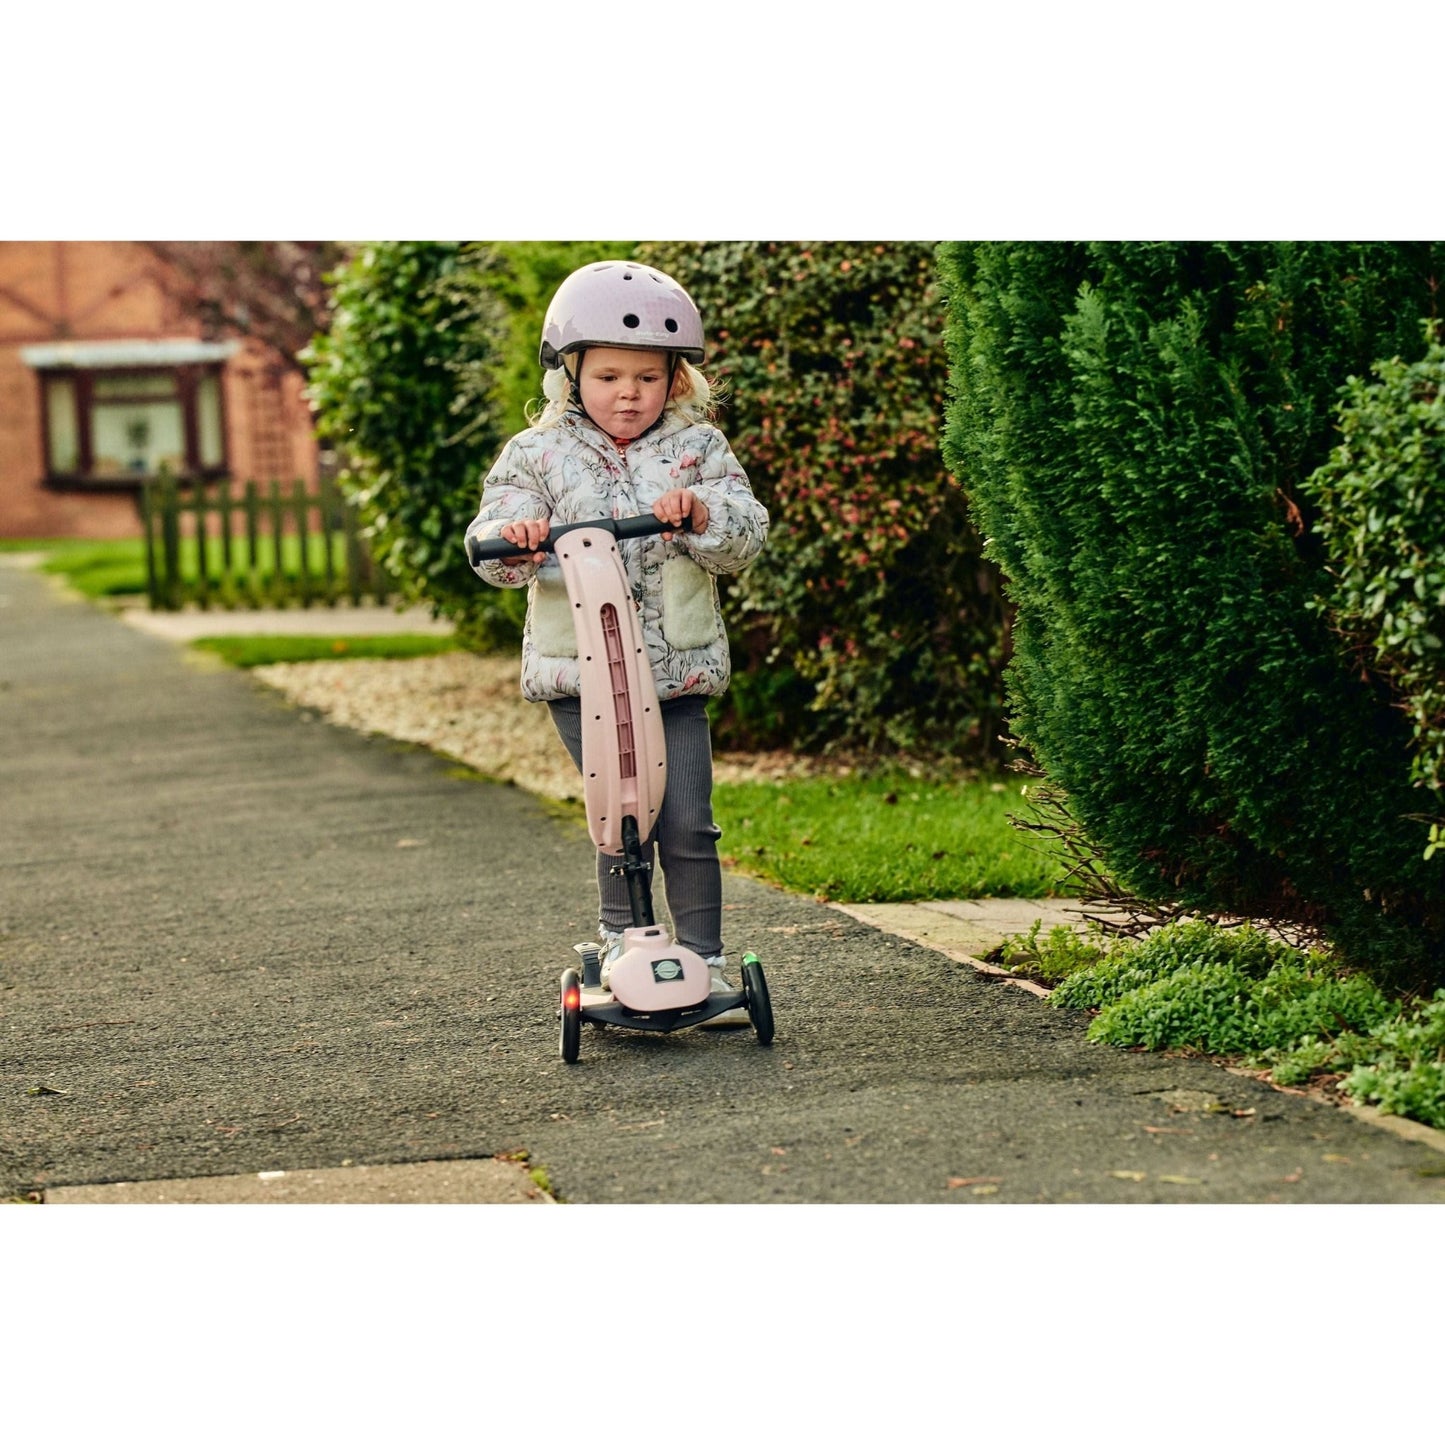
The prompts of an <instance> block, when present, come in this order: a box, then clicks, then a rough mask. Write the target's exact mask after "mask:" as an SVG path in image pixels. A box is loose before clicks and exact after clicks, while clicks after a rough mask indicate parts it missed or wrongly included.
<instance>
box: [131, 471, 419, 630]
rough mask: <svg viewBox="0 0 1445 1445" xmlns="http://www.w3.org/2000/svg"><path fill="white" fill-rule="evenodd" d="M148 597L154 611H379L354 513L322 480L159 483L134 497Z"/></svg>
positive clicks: (377, 588) (375, 580)
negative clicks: (370, 607)
mask: <svg viewBox="0 0 1445 1445" xmlns="http://www.w3.org/2000/svg"><path fill="white" fill-rule="evenodd" d="M141 516H142V520H143V522H144V526H145V540H146V590H147V592H148V594H149V597H150V605H151V607H152V609H154V610H160V611H174V610H176V609H178V608H181V607H184V606H186V605H187V604H195V605H198V606H201V607H219V608H227V607H230V608H239V607H294V606H298V605H299V606H301V607H311V606H315V605H317V604H321V605H327V606H334V605H335V604H337V603H338V602H342V601H347V600H349V601H350V602H351V603H353V604H355V605H359V604H360V603H361V602H363V601H372V600H375V601H377V602H382V603H384V602H386V601H388V600H389V598H390V596H391V593H392V588H391V586H390V583H389V579H388V578H387V576H386V574H385V572H384V571H383V569H382V568H380V567H378V566H377V565H376V563H375V562H374V561H373V559H372V556H371V552H370V550H369V548H368V546H367V541H366V538H365V536H364V535H363V534H362V529H361V524H360V522H359V520H358V517H357V513H356V508H355V507H354V505H353V504H352V503H350V502H349V501H348V500H347V499H346V498H345V497H344V496H343V495H342V494H341V492H340V490H339V488H338V487H337V486H336V483H335V482H334V481H332V480H331V479H330V478H328V477H324V476H323V478H322V479H321V482H320V484H319V486H317V487H316V488H314V489H313V488H308V487H307V486H306V485H305V484H304V483H303V482H301V481H299V480H298V481H295V482H293V483H291V484H290V486H288V487H283V486H282V484H281V483H280V482H271V483H269V484H267V485H264V486H263V485H261V484H258V483H256V482H246V483H245V484H244V485H243V486H241V487H240V488H239V490H238V489H237V487H236V486H235V484H233V483H232V482H230V481H229V480H228V481H221V482H195V483H185V484H182V483H179V482H177V481H176V479H175V478H174V477H170V476H167V475H164V474H163V475H161V476H160V477H158V478H156V480H155V481H153V482H150V483H148V484H147V486H146V488H145V490H144V492H143V493H142V494H141Z"/></svg>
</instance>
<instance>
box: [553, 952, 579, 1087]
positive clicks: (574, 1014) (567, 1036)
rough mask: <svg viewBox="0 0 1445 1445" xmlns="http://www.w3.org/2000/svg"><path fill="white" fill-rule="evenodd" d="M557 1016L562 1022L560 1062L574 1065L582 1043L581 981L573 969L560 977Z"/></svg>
mask: <svg viewBox="0 0 1445 1445" xmlns="http://www.w3.org/2000/svg"><path fill="white" fill-rule="evenodd" d="M558 1015H559V1017H560V1018H561V1020H562V1032H561V1040H560V1047H561V1054H562V1062H563V1063H564V1064H575V1063H576V1062H577V1051H578V1049H579V1048H580V1046H581V1043H582V980H581V979H580V978H579V977H578V976H577V970H576V969H575V968H569V969H567V970H566V972H564V973H563V975H562V1006H561V1008H560V1009H559V1010H558Z"/></svg>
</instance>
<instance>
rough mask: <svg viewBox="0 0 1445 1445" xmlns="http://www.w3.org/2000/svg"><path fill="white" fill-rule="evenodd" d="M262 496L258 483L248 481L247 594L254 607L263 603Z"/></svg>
mask: <svg viewBox="0 0 1445 1445" xmlns="http://www.w3.org/2000/svg"><path fill="white" fill-rule="evenodd" d="M260 531H261V498H260V496H259V495H258V493H257V491H256V483H255V482H254V481H249V482H247V483H246V553H247V562H246V595H247V596H248V597H249V598H250V601H251V606H252V607H259V606H260V605H261V557H260V551H261V537H260Z"/></svg>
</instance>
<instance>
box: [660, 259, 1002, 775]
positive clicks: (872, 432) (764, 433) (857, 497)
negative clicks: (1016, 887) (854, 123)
mask: <svg viewBox="0 0 1445 1445" xmlns="http://www.w3.org/2000/svg"><path fill="white" fill-rule="evenodd" d="M637 255H638V257H639V259H640V260H643V261H646V262H648V263H650V264H652V265H655V266H658V267H660V268H661V269H663V270H664V271H667V272H669V273H670V274H672V275H674V276H676V277H677V279H678V280H679V281H681V282H682V283H683V285H685V286H686V287H687V288H688V290H689V291H690V293H691V294H692V296H693V297H694V298H695V299H696V301H697V303H698V305H699V307H700V308H701V310H702V313H703V321H704V325H705V327H706V331H707V338H708V361H707V368H706V369H707V370H708V372H709V374H710V375H713V376H717V377H720V378H721V379H722V381H723V383H724V385H725V389H726V406H725V409H724V411H723V413H722V416H721V418H720V421H721V425H722V426H723V428H724V430H725V431H726V432H727V434H728V437H729V439H730V440H731V442H732V444H733V448H734V450H735V451H736V453H737V455H738V457H739V458H740V459H741V461H742V463H743V465H744V466H745V467H746V469H747V472H748V476H749V478H750V480H751V482H752V484H753V488H754V490H755V492H756V493H757V495H758V497H759V498H760V499H761V500H762V501H763V503H764V504H765V505H766V506H767V508H768V510H769V512H770V514H771V517H772V529H771V532H770V534H769V538H768V545H767V547H766V548H765V550H764V552H763V554H762V556H761V557H760V558H759V559H758V561H757V562H755V563H754V564H753V566H752V567H750V568H749V569H748V571H747V572H745V573H744V574H743V575H742V576H741V577H740V578H739V579H737V581H736V582H735V583H733V584H732V585H731V586H730V588H729V590H728V593H727V596H726V598H725V606H726V607H727V610H728V614H729V630H730V634H731V636H732V639H733V644H734V651H735V667H734V675H733V686H732V691H731V693H730V695H729V709H730V710H729V711H728V712H727V713H726V714H724V716H723V717H722V718H721V719H720V720H719V735H720V736H721V737H722V738H724V739H725V740H726V741H729V742H732V743H734V744H742V745H774V746H798V747H820V746H825V745H837V746H843V747H849V748H860V749H869V750H871V751H873V752H875V753H879V752H884V753H886V752H888V751H891V750H894V749H899V750H903V751H905V752H917V753H928V754H934V755H942V756H951V757H971V758H974V759H977V758H979V757H981V756H982V755H984V754H986V753H987V752H988V751H989V750H990V749H991V748H992V747H993V746H994V745H995V743H996V741H997V736H998V732H999V728H1000V722H1001V706H1002V681H1001V671H1002V665H1003V657H1004V651H1005V646H1006V637H1005V632H1006V629H1005V613H1004V604H1003V599H1002V597H1001V594H1000V591H999V587H998V580H997V574H996V572H995V570H994V568H993V567H992V565H991V564H989V563H988V562H986V561H985V560H984V558H983V556H982V549H981V544H980V541H979V538H978V536H977V533H976V532H975V530H974V528H973V525H972V521H971V519H970V517H969V514H968V508H967V501H966V498H965V497H964V495H963V492H962V489H961V488H960V487H959V486H958V484H957V483H956V482H955V481H954V479H953V478H952V476H951V475H950V474H949V471H948V468H947V467H946V466H945V464H944V462H943V457H942V452H941V447H940V422H941V418H942V412H943V404H944V393H945V386H946V382H947V372H948V365H947V357H946V354H945V352H944V348H943V323H944V308H943V299H942V294H941V292H940V290H939V286H938V277H937V271H936V266H935V261H934V254H933V247H932V246H931V245H929V244H923V243H918V242H908V243H896V242H890V243H887V244H883V243H863V242H826V243H822V242H820V243H806V242H728V243H709V244H708V245H706V246H698V245H689V244H665V245H664V244H661V243H648V244H645V245H643V246H640V247H639V248H638V252H637Z"/></svg>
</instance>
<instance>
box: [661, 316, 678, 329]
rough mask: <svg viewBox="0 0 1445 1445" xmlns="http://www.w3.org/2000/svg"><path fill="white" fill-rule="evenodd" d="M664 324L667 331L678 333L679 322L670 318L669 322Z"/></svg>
mask: <svg viewBox="0 0 1445 1445" xmlns="http://www.w3.org/2000/svg"><path fill="white" fill-rule="evenodd" d="M662 324H663V325H664V326H665V327H667V329H668V330H669V331H676V330H677V322H676V321H674V320H673V318H672V317H671V316H669V317H668V318H667V320H666V321H664V322H663V323H662Z"/></svg>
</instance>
